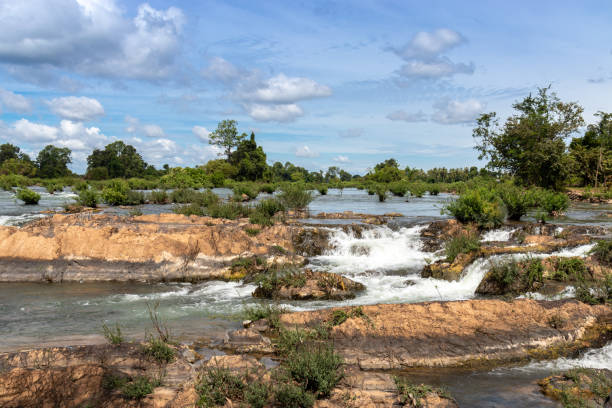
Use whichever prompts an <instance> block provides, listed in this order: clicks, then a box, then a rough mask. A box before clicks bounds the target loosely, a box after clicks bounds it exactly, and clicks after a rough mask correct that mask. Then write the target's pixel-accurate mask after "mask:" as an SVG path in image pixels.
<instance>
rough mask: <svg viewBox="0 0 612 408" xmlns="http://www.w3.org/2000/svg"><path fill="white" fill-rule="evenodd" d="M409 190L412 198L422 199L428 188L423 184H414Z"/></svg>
mask: <svg viewBox="0 0 612 408" xmlns="http://www.w3.org/2000/svg"><path fill="white" fill-rule="evenodd" d="M409 190H410V195H411V196H412V197H417V198H420V197H423V194H425V191H427V188H426V187H425V186H424V185H423V184H421V183H413V184H411V185H410V187H409Z"/></svg>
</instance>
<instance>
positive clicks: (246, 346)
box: [223, 328, 274, 353]
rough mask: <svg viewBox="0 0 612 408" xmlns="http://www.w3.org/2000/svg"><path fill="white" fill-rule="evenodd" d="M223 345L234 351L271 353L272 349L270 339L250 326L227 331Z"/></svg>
mask: <svg viewBox="0 0 612 408" xmlns="http://www.w3.org/2000/svg"><path fill="white" fill-rule="evenodd" d="M223 346H224V347H225V348H228V349H231V350H234V351H235V352H236V353H252V352H259V353H272V352H273V351H274V349H273V347H272V343H271V342H270V339H269V338H267V337H264V336H262V335H261V334H260V333H259V332H258V331H256V330H253V329H251V328H248V329H238V330H233V331H230V332H228V333H227V338H226V339H225V340H224V341H223Z"/></svg>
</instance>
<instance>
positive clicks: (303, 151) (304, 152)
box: [295, 145, 319, 157]
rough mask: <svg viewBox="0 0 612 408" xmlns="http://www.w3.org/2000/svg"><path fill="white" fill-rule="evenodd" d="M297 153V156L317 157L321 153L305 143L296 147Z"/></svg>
mask: <svg viewBox="0 0 612 408" xmlns="http://www.w3.org/2000/svg"><path fill="white" fill-rule="evenodd" d="M295 155H296V156H297V157H317V156H318V155H319V154H318V153H316V152H313V151H312V150H311V149H310V147H308V146H306V145H304V146H300V147H298V148H297V149H295Z"/></svg>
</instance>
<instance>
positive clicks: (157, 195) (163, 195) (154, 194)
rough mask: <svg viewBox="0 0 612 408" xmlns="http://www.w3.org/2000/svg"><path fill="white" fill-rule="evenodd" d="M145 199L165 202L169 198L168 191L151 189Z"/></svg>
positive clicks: (155, 202)
mask: <svg viewBox="0 0 612 408" xmlns="http://www.w3.org/2000/svg"><path fill="white" fill-rule="evenodd" d="M147 200H148V201H149V202H151V203H154V204H166V203H168V200H169V197H168V192H167V191H166V190H153V191H151V192H150V193H149V194H148V196H147Z"/></svg>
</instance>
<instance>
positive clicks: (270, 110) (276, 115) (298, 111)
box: [244, 103, 304, 122]
mask: <svg viewBox="0 0 612 408" xmlns="http://www.w3.org/2000/svg"><path fill="white" fill-rule="evenodd" d="M244 108H245V109H246V111H247V113H248V114H249V116H250V117H252V118H253V119H255V120H257V121H260V122H270V121H274V122H291V121H293V120H295V119H296V118H298V117H300V116H302V115H303V114H304V111H303V110H302V108H300V107H299V106H298V105H296V104H294V103H290V104H280V105H274V104H273V105H265V104H259V103H255V104H245V105H244Z"/></svg>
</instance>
